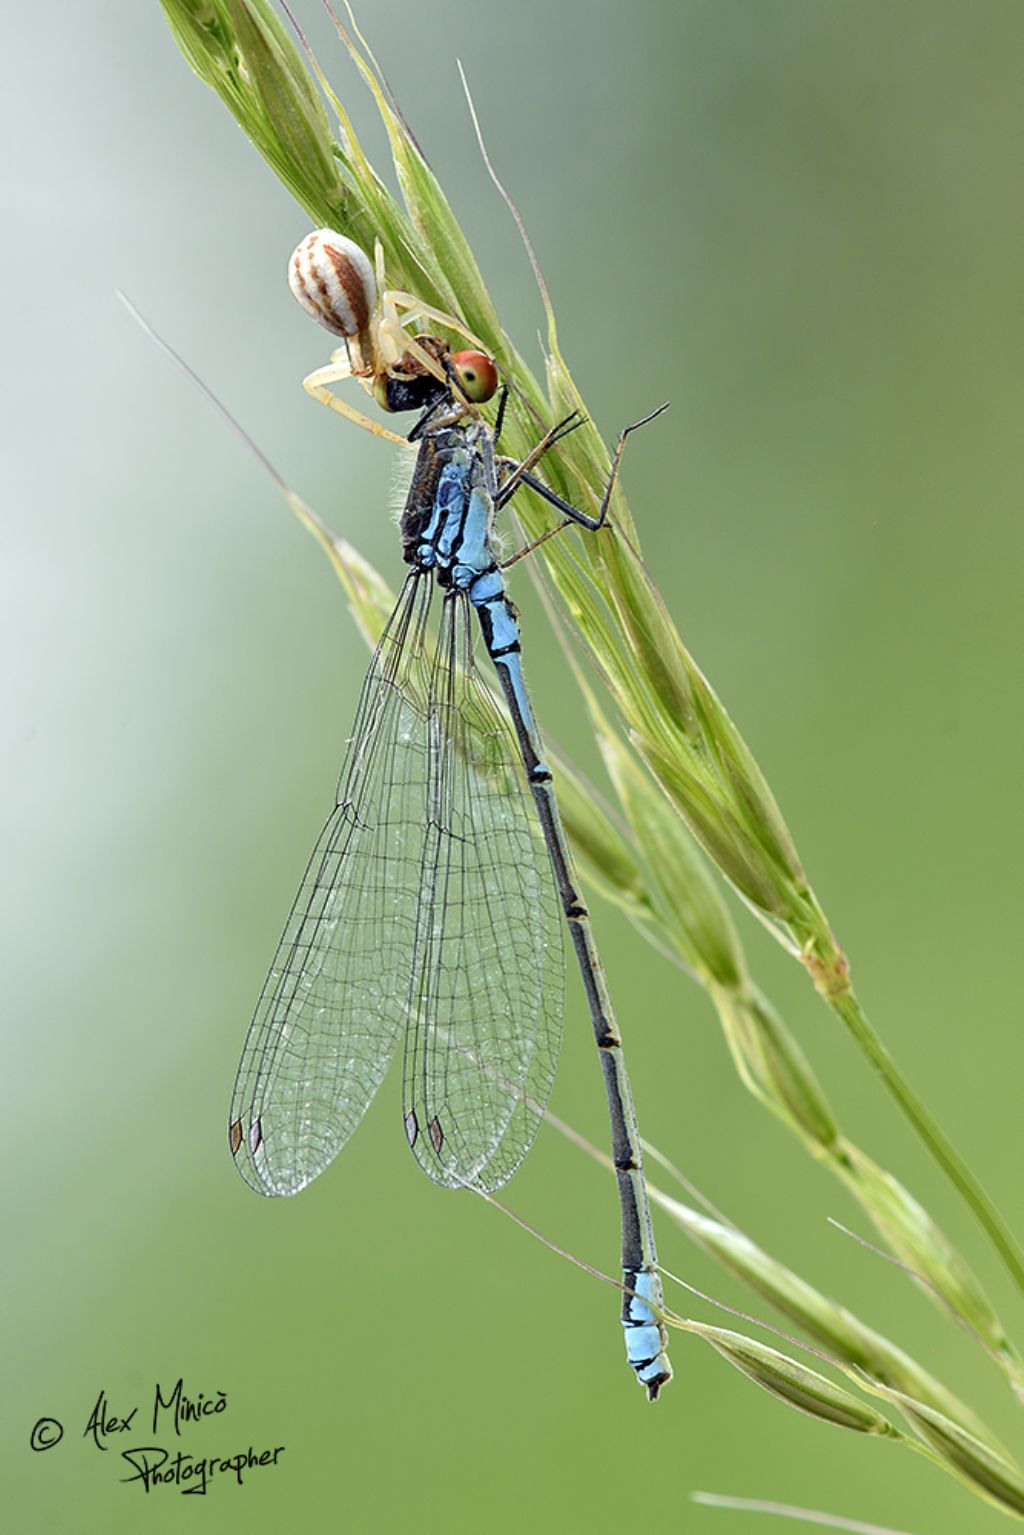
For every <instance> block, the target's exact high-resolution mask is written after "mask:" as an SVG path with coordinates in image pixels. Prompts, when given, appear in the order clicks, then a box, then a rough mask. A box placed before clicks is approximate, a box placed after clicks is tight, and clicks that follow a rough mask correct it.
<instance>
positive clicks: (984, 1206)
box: [162, 0, 1024, 1292]
mask: <svg viewBox="0 0 1024 1535" xmlns="http://www.w3.org/2000/svg"><path fill="white" fill-rule="evenodd" d="M162 5H163V9H164V12H165V15H166V16H167V18H168V21H169V22H170V24H171V27H172V31H173V32H174V35H175V37H176V39H177V40H178V42H179V44H180V45H181V47H182V49H183V51H184V53H185V55H186V57H187V59H188V61H189V63H190V64H191V65H192V67H193V69H195V71H196V72H197V73H198V74H199V75H200V76H201V78H203V79H204V80H205V81H206V82H207V83H208V84H210V85H211V86H212V87H213V88H214V89H215V90H217V91H218V93H219V94H220V96H221V99H222V100H223V101H224V102H225V104H226V105H227V106H228V107H229V109H230V110H231V111H232V113H233V114H234V116H235V117H236V118H237V120H238V121H239V122H240V124H241V125H242V127H243V128H244V129H245V131H246V132H247V133H248V134H249V136H250V138H251V139H252V140H253V142H254V143H255V144H256V146H257V147H258V148H259V149H260V151H261V153H262V154H264V156H265V158H266V159H267V160H268V163H270V164H271V166H272V167H273V169H274V170H275V172H276V173H277V174H278V175H279V176H280V178H281V179H282V181H283V182H284V183H285V185H286V186H288V187H289V189H290V190H291V191H292V192H293V193H294V195H295V196H296V197H297V199H298V200H299V201H300V203H301V204H302V206H303V207H304V208H305V209H306V211H307V213H308V214H309V215H310V216H311V217H313V218H314V219H315V220H316V221H317V222H318V223H320V224H333V225H334V226H335V227H337V228H339V229H340V230H341V231H342V232H343V233H348V234H350V235H351V236H352V237H353V238H355V239H357V240H359V241H360V242H361V243H362V244H364V245H368V244H370V243H372V237H374V236H377V235H379V236H380V238H381V239H382V241H383V242H384V243H385V255H386V258H387V269H388V272H389V275H390V276H391V279H392V281H395V282H396V283H397V284H398V285H401V286H406V287H407V286H410V285H413V286H415V287H418V288H419V291H420V294H421V296H423V297H430V296H431V295H432V294H444V293H446V292H447V293H450V294H451V295H452V297H453V300H454V302H453V304H452V306H451V307H452V309H453V310H454V311H455V312H457V313H458V314H459V315H460V316H461V317H462V318H463V319H465V320H466V321H467V322H468V323H469V324H470V325H471V327H472V328H473V329H474V330H475V331H476V333H477V334H478V336H479V337H480V339H481V340H482V341H483V342H484V344H485V345H487V346H488V347H489V349H490V350H491V351H492V353H493V354H494V355H495V356H496V358H497V359H498V360H499V361H500V363H501V364H502V366H503V367H504V369H505V371H506V373H507V374H508V375H509V376H510V377H511V378H512V379H513V380H514V381H515V383H516V384H517V386H518V387H519V389H520V390H521V392H522V395H523V397H524V398H525V399H526V400H528V401H529V402H530V403H531V404H532V406H533V407H534V408H535V409H536V410H538V411H539V412H541V414H549V415H553V414H558V413H559V411H564V410H565V409H573V408H578V407H580V406H581V405H582V401H581V399H580V396H579V394H578V391H577V390H576V387H575V385H574V383H573V381H572V378H571V376H570V374H569V372H568V369H567V368H566V366H565V363H564V361H563V359H562V357H561V353H560V351H559V348H558V340H557V332H556V327H555V321H554V314H553V311H552V309H551V306H550V302H549V300H548V299H547V295H546V292H545V293H544V294H543V297H544V300H545V306H546V310H547V316H548V342H549V348H550V355H549V358H548V366H547V385H548V391H547V392H548V399H547V400H546V401H545V400H544V398H543V394H542V391H541V390H540V387H539V385H538V384H537V382H536V380H535V379H534V378H533V377H532V375H531V373H530V372H529V370H528V369H527V368H526V366H525V364H524V363H523V361H522V359H521V358H520V357H519V356H518V354H517V353H516V352H515V349H514V347H512V345H511V343H510V341H509V339H508V337H507V336H505V334H504V332H503V331H502V329H501V327H500V324H499V323H498V321H497V317H496V315H495V311H494V308H493V305H492V304H491V301H490V299H489V297H488V295H487V292H486V288H485V287H484V284H483V281H482V279H481V276H480V273H479V269H478V268H477V266H476V263H475V261H474V260H473V257H472V253H471V252H470V250H469V247H468V245H467V243H466V241H465V237H464V236H463V234H462V231H461V229H460V228H459V226H458V223H457V221H456V219H455V218H454V215H453V213H452V210H451V208H450V207H449V205H448V203H447V200H446V199H445V197H444V194H443V192H442V190H441V188H440V186H439V184H438V182H437V180H436V178H435V177H434V175H433V173H432V171H431V170H430V167H429V166H428V165H427V164H426V161H425V160H424V159H423V157H422V155H421V153H420V151H419V149H418V147H417V145H416V144H415V142H414V141H413V139H412V138H411V136H410V135H409V133H408V130H407V129H406V127H405V124H404V122H403V121H402V120H401V118H400V117H399V116H398V114H397V113H396V112H395V111H394V109H393V108H392V105H391V102H390V100H389V98H388V95H387V91H386V89H385V87H384V86H383V84H382V82H381V80H380V79H379V78H378V76H377V74H376V73H375V71H374V68H373V61H372V56H370V57H367V56H366V55H365V53H364V52H361V51H360V48H359V46H358V45H357V43H356V42H355V41H354V40H353V38H352V37H351V36H349V34H348V33H347V32H346V31H345V30H344V28H343V27H342V26H341V24H340V23H339V24H338V30H339V33H340V35H341V36H342V39H343V41H344V43H345V45H346V47H347V48H348V50H349V52H350V54H351V56H352V57H353V59H354V60H355V61H356V63H357V66H358V67H359V69H360V70H361V72H362V74H363V77H364V79H365V80H366V82H367V84H368V85H369V87H370V89H371V91H372V92H373V94H374V99H375V101H376V104H377V107H378V110H379V111H380V114H381V117H382V119H383V121H384V123H385V126H386V128H387V131H388V135H389V140H390V146H391V152H392V157H393V160H394V163H395V167H396V170H397V173H398V176H399V181H400V184H401V186H402V190H403V195H404V197H405V200H406V205H407V211H405V210H402V209H401V208H400V207H399V206H398V204H396V203H395V202H394V201H393V199H391V198H390V196H389V194H388V193H387V191H386V189H385V188H384V186H383V183H382V182H381V181H380V179H379V178H378V177H377V176H376V173H375V172H374V171H373V169H372V167H371V166H370V165H369V162H368V161H367V160H366V158H365V156H364V155H363V154H362V151H361V149H360V147H359V145H358V140H357V138H356V135H355V134H354V132H353V131H352V128H351V123H350V121H349V119H348V117H347V114H345V113H344V109H342V108H340V103H338V108H339V109H340V110H339V121H340V122H341V129H342V142H341V143H335V141H334V140H333V139H332V137H331V134H330V131H329V126H328V124H327V120H326V116H325V114H324V111H323V108H322V105H321V104H320V102H319V98H318V97H317V95H316V90H315V86H314V84H313V81H312V80H311V79H310V77H309V74H308V71H307V69H306V66H305V64H304V63H303V61H302V59H301V57H300V56H299V54H298V53H297V51H296V50H295V48H294V47H293V45H292V44H291V42H290V40H289V38H288V36H287V33H286V32H285V30H284V28H283V27H282V25H281V23H280V22H279V21H278V20H277V18H276V16H275V15H274V12H273V10H272V8H271V6H270V5H269V4H268V0H162ZM349 14H350V15H351V12H349ZM356 36H358V33H357V34H356ZM316 72H317V75H318V77H319V78H322V72H320V71H319V69H318V68H317V71H316ZM332 99H333V98H332ZM508 435H509V438H510V446H511V447H512V448H513V450H515V449H516V448H518V449H520V450H522V449H523V448H524V447H525V446H526V443H527V437H528V434H527V430H526V427H525V425H524V424H522V423H518V422H515V421H511V422H510V423H509V432H508ZM563 448H564V451H563V452H561V453H560V454H559V455H558V456H557V457H556V458H553V459H552V460H551V464H550V478H551V480H552V483H553V485H554V488H556V489H559V490H561V491H562V492H563V493H564V494H567V495H569V496H570V497H571V498H572V499H573V500H574V501H575V502H576V504H578V505H583V506H588V505H589V506H591V507H593V506H594V504H595V501H596V492H595V491H594V488H593V487H594V486H596V485H599V484H600V483H601V481H602V478H603V465H604V450H603V446H602V444H601V441H600V438H599V436H598V434H597V432H596V429H595V428H593V426H592V425H591V424H590V423H589V421H587V422H585V423H584V425H583V426H582V427H581V428H580V430H578V431H577V432H575V433H574V434H573V435H572V437H571V438H569V439H567V441H566V443H565V444H564V445H563ZM613 513H614V515H613V523H614V526H610V527H609V528H608V530H607V531H606V533H604V534H602V535H601V536H600V537H596V538H590V539H587V540H585V541H582V542H581V541H580V540H578V539H576V540H572V539H568V538H564V537H563V538H561V539H552V540H550V541H549V542H548V543H546V544H545V545H544V548H543V551H542V554H543V557H544V558H545V560H546V562H547V565H548V568H549V570H550V573H551V577H552V580H553V581H554V583H555V585H556V587H557V589H558V590H559V592H560V594H561V596H562V598H563V600H564V601H565V602H566V604H567V606H568V608H569V611H570V612H571V613H572V616H573V618H574V620H575V622H576V623H577V625H578V627H579V629H580V632H581V634H582V635H583V637H584V639H585V641H586V643H587V644H588V646H589V647H590V649H591V652H592V654H593V657H594V659H595V662H596V664H597V665H598V667H599V669H600V670H601V672H602V673H603V675H604V676H605V679H606V681H607V684H608V686H609V689H610V691H611V693H612V696H613V698H614V699H615V702H616V705H617V707H618V708H619V710H620V711H621V713H622V716H623V719H624V720H625V722H626V725H627V727H628V729H629V732H630V739H631V741H632V743H633V744H634V745H635V747H636V749H637V750H638V751H639V752H640V753H641V755H642V756H643V758H644V760H645V761H646V762H647V764H648V766H649V767H650V768H651V771H652V772H653V774H654V776H655V778H656V779H657V781H658V783H659V784H660V786H661V788H662V790H663V791H664V793H665V794H666V795H667V797H668V799H669V801H670V803H672V804H673V805H674V806H675V808H676V809H677V810H678V812H679V814H680V815H681V816H682V818H683V819H684V820H685V822H686V824H687V825H688V826H689V827H690V829H691V831H692V832H693V834H694V836H695V837H696V838H697V840H698V841H699V842H700V843H701V845H702V846H703V847H704V848H705V850H706V851H707V852H708V853H709V854H710V856H711V857H712V858H713V860H714V861H715V862H716V864H717V865H718V867H719V869H720V870H721V872H722V873H723V875H724V876H725V877H726V878H727V879H728V880H729V881H730V882H731V883H732V884H733V885H734V886H735V887H736V889H737V890H738V891H739V892H740V894H741V895H742V896H743V897H744V899H745V900H746V901H747V902H748V904H749V905H750V906H751V907H752V908H753V909H754V911H755V912H756V913H757V914H758V915H759V916H760V917H761V919H762V920H763V921H765V922H766V923H767V924H768V926H769V927H770V929H771V930H772V931H773V932H774V933H775V934H776V936H777V937H779V938H780V940H781V941H782V942H783V943H784V944H785V945H786V947H787V948H788V949H789V951H790V952H791V953H793V954H794V955H795V956H796V957H798V958H799V959H800V961H801V962H802V963H803V964H804V965H805V967H806V968H807V969H808V971H809V973H810V974H811V976H812V978H813V979H814V983H815V986H816V988H817V990H818V991H819V992H820V993H821V994H822V996H823V997H824V998H825V999H826V1000H827V1001H828V1002H829V1003H830V1005H831V1006H832V1007H833V1010H834V1011H835V1012H836V1013H837V1016H838V1017H840V1018H841V1019H842V1021H843V1022H844V1024H845V1025H846V1026H847V1028H848V1029H849V1031H850V1033H851V1035H852V1037H853V1038H854V1040H855V1041H856V1042H857V1044H858V1045H859V1047H860V1048H861V1049H862V1050H863V1051H864V1052H865V1053H866V1054H867V1056H868V1059H869V1060H870V1061H871V1063H872V1065H874V1067H875V1069H876V1070H877V1071H878V1072H879V1073H880V1075H881V1076H882V1079H883V1081H884V1082H885V1084H886V1086H887V1087H888V1088H889V1091H890V1093H891V1094H892V1096H893V1097H894V1099H895V1101H896V1102H897V1103H898V1105H899V1106H900V1108H901V1109H902V1111H903V1112H904V1114H905V1115H906V1116H907V1118H908V1120H909V1121H910V1123H911V1124H912V1125H913V1127H914V1129H915V1130H916V1132H917V1133H918V1134H919V1135H920V1136H921V1138H922V1139H923V1140H924V1142H925V1144H926V1145H927V1146H928V1148H929V1150H930V1151H931V1152H932V1154H933V1155H934V1156H935V1157H936V1160H937V1161H938V1162H939V1164H940V1166H941V1167H942V1168H943V1170H944V1171H945V1172H946V1173H947V1175H948V1176H949V1177H950V1179H951V1181H952V1182H953V1183H954V1186H955V1187H956V1188H957V1189H958V1191H959V1192H960V1194H961V1195H962V1197H963V1198H964V1200H965V1201H966V1203H967V1204H968V1206H969V1207H970V1208H971V1209H972V1211H973V1212H974V1214H975V1215H976V1217H977V1219H978V1220H979V1222H980V1224H981V1225H982V1226H983V1228H984V1229H985V1231H986V1232H987V1234H988V1235H989V1237H990V1238H991V1239H992V1241H993V1243H994V1245H995V1247H996V1250H997V1251H998V1252H999V1254H1000V1257H1001V1258H1002V1260H1003V1262H1004V1263H1005V1264H1006V1266H1007V1268H1008V1269H1009V1271H1010V1273H1011V1274H1012V1276H1013V1278H1014V1280H1015V1282H1016V1283H1017V1285H1018V1287H1019V1288H1020V1289H1021V1291H1022V1292H1024V1257H1022V1256H1021V1253H1020V1251H1019V1249H1018V1247H1017V1244H1016V1242H1015V1240H1014V1238H1013V1236H1012V1235H1011V1233H1010V1231H1009V1229H1008V1227H1007V1226H1006V1225H1005V1223H1004V1221H1003V1220H1002V1217H1001V1216H1000V1215H999V1213H998V1211H997V1210H996V1208H995V1206H994V1205H993V1204H992V1202H991V1200H990V1199H989V1198H988V1197H987V1195H985V1194H984V1191H983V1190H982V1189H981V1187H980V1185H979V1184H978V1182H977V1180H976V1179H975V1178H974V1177H973V1176H972V1175H971V1174H970V1173H969V1171H968V1169H967V1168H966V1165H965V1164H964V1163H963V1161H962V1159H961V1158H960V1157H959V1156H958V1154H957V1153H956V1152H955V1151H954V1150H953V1148H952V1146H951V1145H950V1143H949V1142H948V1140H947V1138H946V1137H945V1135H944V1134H943V1133H942V1132H941V1131H940V1130H939V1128H938V1126H937V1125H936V1124H935V1122H934V1121H933V1120H932V1119H931V1117H930V1115H928V1114H927V1112H926V1111H925V1110H924V1109H923V1106H922V1105H921V1104H920V1102H919V1100H918V1099H917V1097H916V1095H915V1094H914V1093H913V1092H912V1090H911V1089H910V1087H909V1084H908V1083H907V1082H906V1080H905V1078H904V1077H903V1076H902V1073H900V1072H899V1070H898V1068H897V1067H896V1065H895V1063H894V1062H893V1061H892V1058H891V1057H890V1056H889V1055H888V1053H887V1052H885V1051H884V1050H882V1049H881V1047H880V1045H879V1043H878V1041H877V1036H876V1035H875V1034H874V1032H873V1030H871V1028H870V1026H869V1025H868V1023H867V1020H866V1018H865V1016H864V1014H863V1012H862V1011H861V1010H860V1008H859V1007H857V1006H856V1005H855V1002H854V999H853V993H852V991H851V989H850V980H849V968H848V965H847V961H846V958H845V956H844V954H843V952H842V950H841V949H840V947H839V945H838V944H837V943H836V941H835V938H834V936H833V934H832V932H831V929H830V927H829V924H828V922H827V919H826V917H825V914H824V912H823V910H822V908H821V907H820V905H819V903H818V901H817V898H816V897H815V895H814V892H813V890H812V888H811V886H810V884H809V882H808V880H807V878H806V875H805V874H804V871H803V868H802V865H801V863H800V860H799V857H798V856H797V853H796V849H795V847H794V845H793V843H792V839H791V837H790V835H789V832H788V829H787V828H786V825H785V822H784V820H783V818H782V815H781V813H780V811H779V809H778V806H777V805H776V803H775V800H774V797H773V796H772V794H771V791H770V789H769V788H768V785H767V783H766V782H765V780H764V778H763V775H762V774H761V772H760V770H759V768H758V767H757V764H756V762H755V761H754V758H753V756H752V754H751V753H750V751H749V749H748V748H747V746H746V744H745V743H744V741H743V739H742V737H741V736H740V735H739V732H738V731H737V730H736V728H735V726H734V725H733V723H732V721H731V720H730V718H729V716H728V715H727V713H726V712H725V710H724V708H723V707H722V705H721V703H720V701H719V700H718V698H717V696H716V695H715V693H714V691H713V689H712V688H711V687H710V684H709V683H708V682H707V680H706V679H705V678H704V677H703V675H702V674H701V672H700V670H699V668H698V667H697V666H696V664H695V663H694V661H693V659H692V657H691V656H690V655H689V653H688V652H687V651H686V649H685V647H684V646H683V644H682V641H681V639H680V638H679V635H678V633H677V632H676V630H675V627H674V625H673V624H672V621H671V619H670V618H669V616H668V613H667V611H666V610H665V608H664V604H663V603H662V601H661V599H660V597H659V595H658V593H657V590H656V589H655V587H654V585H653V583H652V582H651V580H650V578H649V576H648V574H647V572H646V570H645V568H644V566H643V564H642V561H641V559H640V556H639V553H638V549H637V544H636V535H635V529H634V527H633V524H632V520H631V518H630V516H629V511H628V508H627V506H626V503H625V499H624V497H623V496H622V494H621V491H618V492H617V493H616V496H615V499H614V503H613ZM523 515H524V521H525V523H526V526H527V529H528V531H529V532H530V533H531V534H533V535H535V534H536V533H537V532H539V531H540V529H541V527H542V525H543V521H544V514H543V513H542V512H541V511H540V510H538V508H536V507H532V506H531V505H530V502H529V498H524V507H523Z"/></svg>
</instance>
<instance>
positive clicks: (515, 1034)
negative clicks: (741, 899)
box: [405, 594, 564, 1189]
mask: <svg viewBox="0 0 1024 1535" xmlns="http://www.w3.org/2000/svg"><path fill="white" fill-rule="evenodd" d="M470 621H471V614H470V612H469V603H468V601H467V600H466V599H465V598H464V597H462V596H456V595H454V594H453V595H451V596H449V597H448V599H447V600H446V601H445V603H444V616H443V620H442V625H441V633H440V639H439V643H438V645H437V649H436V652H435V660H434V667H433V675H432V678H431V685H430V692H431V697H432V700H433V704H432V708H431V716H430V758H429V774H428V778H429V789H428V807H429V808H428V817H429V825H428V830H427V835H426V840H425V843H424V847H423V855H424V867H423V878H422V881H421V884H420V893H421V894H420V902H419V908H418V911H417V915H416V936H415V946H414V949H413V951H412V956H411V957H412V979H411V984H410V988H409V1018H410V1027H409V1032H408V1034H407V1036H406V1050H405V1122H406V1133H407V1134H408V1136H409V1140H410V1142H411V1144H412V1148H413V1151H414V1153H415V1155H416V1157H417V1160H418V1161H419V1163H420V1166H421V1167H422V1168H423V1170H424V1171H425V1172H426V1173H428V1174H429V1176H430V1177H431V1178H433V1179H435V1180H436V1181H437V1182H438V1183H442V1184H445V1185H446V1186H448V1187H458V1186H462V1185H465V1184H471V1185H476V1186H478V1187H482V1188H485V1189H495V1188H499V1187H500V1186H501V1184H503V1183H504V1182H505V1181H506V1180H507V1179H508V1178H510V1177H511V1176H512V1174H513V1173H514V1172H515V1170H516V1168H517V1167H518V1165H519V1163H520V1162H521V1161H522V1159H523V1157H524V1156H525V1155H526V1153H527V1151H528V1150H529V1148H530V1145H531V1143H532V1141H533V1138H534V1136H535V1134H536V1132H537V1126H538V1123H539V1114H540V1112H541V1111H542V1110H543V1108H544V1107H545V1106H546V1104H547V1101H548V1098H549V1096H550V1093H551V1087H552V1083H553V1081H554V1075H555V1066H556V1063H557V1059H558V1048H559V1043H560V1040H561V1030H562V999H563V981H564V949H563V936H562V924H561V911H560V908H559V904H558V898H557V892H556V889H555V884H554V877H553V874H552V871H551V864H550V860H549V858H548V855H547V850H546V848H545V845H544V839H543V834H542V832H541V830H540V825H539V822H538V818H537V814H536V810H535V808H534V805H533V800H532V796H531V794H530V790H529V788H528V786H527V783H526V777H525V774H524V772H523V768H522V764H521V760H520V756H519V749H518V747H517V745H516V740H515V736H514V734H513V731H512V727H511V725H510V724H509V721H508V719H507V717H506V716H505V714H504V712H503V711H501V710H499V708H498V707H497V705H496V704H495V702H494V700H493V699H492V697H491V695H490V693H489V692H488V691H487V689H486V688H485V687H484V686H483V684H482V682H481V680H480V677H479V674H478V672H477V670H476V667H475V665H474V663H473V657H472V645H471V638H470V628H469V626H470Z"/></svg>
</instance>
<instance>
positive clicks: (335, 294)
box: [288, 229, 377, 367]
mask: <svg viewBox="0 0 1024 1535" xmlns="http://www.w3.org/2000/svg"><path fill="white" fill-rule="evenodd" d="M288 284H289V286H290V288H291V290H292V292H293V293H294V295H295V297H296V298H297V299H298V301H299V303H300V304H301V305H302V307H303V309H304V310H305V311H306V313H307V314H310V315H312V316H313V319H314V320H318V321H319V322H320V324H321V325H324V326H326V328H327V329H328V330H330V331H333V332H334V334H335V335H336V336H344V337H345V340H346V341H348V342H351V343H353V344H354V348H355V350H356V351H357V352H358V354H359V357H358V362H359V363H360V364H361V366H362V367H370V366H372V363H373V359H374V351H375V346H374V337H373V326H374V321H375V318H376V307H377V284H376V282H375V281H374V276H373V264H372V262H371V261H370V258H369V256H367V254H366V252H365V251H363V250H360V248H359V246H358V245H357V244H356V243H355V241H354V240H349V239H348V238H346V236H345V235H340V234H338V233H337V231H336V230H333V229H314V231H313V233H312V234H310V235H307V236H306V238H305V239H304V240H303V241H302V242H301V244H300V245H298V246H297V247H296V249H295V251H294V252H293V253H292V258H291V260H290V261H289V263H288Z"/></svg>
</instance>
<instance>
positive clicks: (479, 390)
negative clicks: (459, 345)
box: [451, 352, 498, 405]
mask: <svg viewBox="0 0 1024 1535" xmlns="http://www.w3.org/2000/svg"><path fill="white" fill-rule="evenodd" d="M451 363H452V367H453V368H454V369H455V376H456V378H457V379H458V381H459V384H460V385H461V387H462V391H463V393H464V394H465V396H466V399H467V400H472V402H473V404H474V405H482V404H483V402H484V401H485V400H489V399H491V397H492V396H493V394H494V393H495V391H496V390H497V388H498V370H497V368H496V367H495V366H494V363H493V362H492V361H491V359H490V358H489V357H488V356H487V353H486V352H454V353H453V354H452V359H451Z"/></svg>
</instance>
